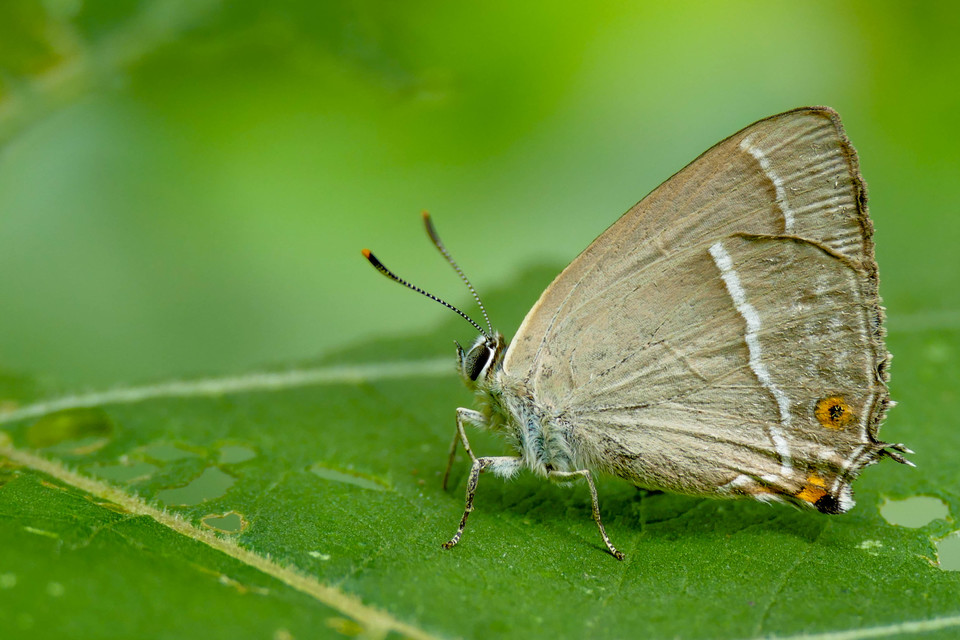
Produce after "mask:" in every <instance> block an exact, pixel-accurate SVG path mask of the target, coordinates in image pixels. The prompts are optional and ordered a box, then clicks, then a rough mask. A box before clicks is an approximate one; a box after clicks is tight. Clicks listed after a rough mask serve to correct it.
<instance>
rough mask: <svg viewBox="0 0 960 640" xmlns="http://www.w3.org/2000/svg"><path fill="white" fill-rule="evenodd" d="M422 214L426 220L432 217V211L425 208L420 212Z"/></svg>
mask: <svg viewBox="0 0 960 640" xmlns="http://www.w3.org/2000/svg"><path fill="white" fill-rule="evenodd" d="M420 215H421V216H423V219H424V220H426V219H427V218H429V217H430V212H429V211H427V210H426V209H424V210H423V211H421V212H420Z"/></svg>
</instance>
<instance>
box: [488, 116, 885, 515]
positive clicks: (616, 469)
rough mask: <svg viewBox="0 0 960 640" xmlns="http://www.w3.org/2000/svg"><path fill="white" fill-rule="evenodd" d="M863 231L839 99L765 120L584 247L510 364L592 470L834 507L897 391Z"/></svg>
mask: <svg viewBox="0 0 960 640" xmlns="http://www.w3.org/2000/svg"><path fill="white" fill-rule="evenodd" d="M872 232H873V229H872V225H871V222H870V219H869V217H868V215H867V210H866V194H865V190H864V185H863V182H862V180H861V178H860V174H859V168H858V162H857V157H856V153H855V151H854V150H853V147H852V146H851V145H850V143H849V141H848V140H847V138H846V136H845V135H844V132H843V129H842V127H841V125H840V121H839V118H838V116H837V114H836V113H835V112H834V111H832V110H830V109H827V108H823V107H811V108H804V109H798V110H794V111H789V112H786V113H783V114H780V115H777V116H773V117H770V118H767V119H765V120H761V121H760V122H757V123H755V124H753V125H751V126H749V127H747V128H746V129H744V130H742V131H740V132H739V133H737V134H734V135H733V136H731V137H730V138H728V139H726V140H724V141H723V142H721V143H719V144H717V145H716V146H715V147H713V148H712V149H710V150H709V151H707V152H706V153H704V154H703V155H702V156H700V157H699V158H698V159H696V160H695V161H694V162H693V163H691V164H690V165H689V166H687V167H686V168H684V169H683V170H681V171H680V172H679V173H677V174H676V175H674V176H673V177H672V178H670V179H669V180H668V181H667V182H665V183H664V184H662V185H661V186H660V187H658V188H657V189H656V190H655V191H653V192H652V193H651V194H650V195H648V196H647V197H646V198H644V199H643V200H642V201H641V202H640V203H638V204H637V205H636V206H634V207H633V208H632V209H630V210H629V211H628V212H627V213H626V214H625V215H624V216H623V217H621V218H620V219H619V220H618V221H617V222H616V223H614V224H613V225H612V226H611V227H610V228H609V229H607V230H606V231H605V232H604V233H603V234H602V235H601V236H600V237H598V238H597V239H596V240H595V241H594V242H593V243H592V244H591V245H590V246H589V247H588V248H587V249H586V250H585V251H584V252H583V253H582V254H580V256H578V257H577V258H576V260H574V261H573V262H572V263H571V264H570V266H568V267H567V268H566V269H565V270H564V271H563V272H562V273H561V274H560V275H559V276H558V277H557V278H556V279H555V280H554V282H553V283H552V284H551V285H550V286H549V287H548V288H547V290H546V291H544V293H543V295H542V296H541V297H540V300H539V301H538V302H537V303H536V305H535V306H534V307H533V309H532V310H531V311H530V313H528V314H527V317H526V318H525V319H524V321H523V324H522V325H521V326H520V329H519V330H518V333H517V335H516V337H515V338H514V341H513V343H512V344H511V346H510V348H509V350H508V352H507V354H506V356H505V360H504V374H505V375H507V376H508V377H510V378H511V379H513V380H516V381H517V382H518V383H520V384H524V385H526V386H527V387H528V388H529V389H530V391H531V393H532V394H533V396H534V398H535V399H536V401H537V402H538V404H540V405H541V406H542V407H544V409H545V410H546V411H548V412H550V413H551V414H552V415H555V416H556V417H557V419H558V420H560V421H563V422H566V423H567V424H569V425H570V426H571V428H572V433H573V439H574V444H575V446H576V447H577V449H578V451H579V453H580V456H581V458H582V459H583V460H585V461H587V462H588V463H591V464H592V465H593V466H594V467H595V468H600V469H605V470H607V471H611V472H613V473H616V474H617V475H620V476H622V477H625V478H627V479H630V480H632V481H634V482H636V483H638V484H642V485H646V486H656V487H661V488H666V489H670V490H674V491H681V492H687V493H694V494H713V493H721V494H722V493H730V494H748V495H752V496H754V497H758V498H760V499H782V498H783V497H790V498H792V499H793V500H795V501H798V502H801V503H807V504H810V505H815V506H817V507H818V508H819V509H821V510H822V511H829V512H839V511H845V510H846V509H847V508H849V507H850V506H852V500H851V499H850V491H849V482H850V481H851V480H852V479H853V478H854V477H855V476H856V474H857V472H858V471H859V470H860V469H861V468H862V467H863V466H864V465H865V464H868V463H870V462H872V461H874V460H875V459H876V458H877V457H878V456H879V454H880V452H881V451H882V450H883V446H884V445H883V443H879V442H878V441H877V440H876V432H877V428H878V426H879V422H880V420H881V419H882V417H883V414H884V412H885V409H886V407H887V405H888V403H889V399H888V398H889V396H888V394H887V388H886V384H885V380H886V366H887V363H888V361H889V355H888V353H887V351H886V348H885V346H884V344H883V339H882V337H883V330H882V318H883V315H882V309H881V307H880V300H879V297H878V289H877V265H876V261H875V259H874V255H873V242H872V240H871V236H872Z"/></svg>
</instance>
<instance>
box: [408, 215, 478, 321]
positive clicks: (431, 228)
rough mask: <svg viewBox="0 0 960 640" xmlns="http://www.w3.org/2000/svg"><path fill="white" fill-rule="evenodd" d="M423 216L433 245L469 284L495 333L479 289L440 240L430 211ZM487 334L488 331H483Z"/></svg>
mask: <svg viewBox="0 0 960 640" xmlns="http://www.w3.org/2000/svg"><path fill="white" fill-rule="evenodd" d="M421 215H422V216H423V224H424V225H425V226H426V227H427V235H428V236H430V240H431V241H432V242H433V246H435V247H436V248H437V250H438V251H440V253H441V255H443V257H444V258H446V259H447V262H449V263H450V266H451V267H453V270H454V271H456V272H457V275H458V276H460V279H461V280H463V284H465V285H467V289H469V290H470V293H472V294H473V299H474V300H476V301H477V305H478V306H479V307H480V313H482V314H483V319H484V320H486V321H487V328H488V329H490V333H491V334H493V325H492V324H490V317H489V316H488V315H487V309H486V307H484V306H483V301H482V300H480V295H479V294H478V293H477V290H476V289H474V288H473V285H472V284H470V281H469V280H468V279H467V274H465V273H464V272H463V269H461V268H460V265H458V264H457V263H456V261H455V260H454V259H453V256H451V255H450V252H449V251H447V248H446V247H445V246H443V242H442V241H441V240H440V236H439V235H437V230H436V229H435V228H434V226H433V222H432V221H431V220H430V212H428V211H423V212H421ZM481 333H483V334H484V335H486V332H481Z"/></svg>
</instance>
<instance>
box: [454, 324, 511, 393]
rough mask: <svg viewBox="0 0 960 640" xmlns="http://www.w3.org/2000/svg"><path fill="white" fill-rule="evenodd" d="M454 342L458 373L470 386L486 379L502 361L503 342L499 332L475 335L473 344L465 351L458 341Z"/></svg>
mask: <svg viewBox="0 0 960 640" xmlns="http://www.w3.org/2000/svg"><path fill="white" fill-rule="evenodd" d="M455 344H456V345H457V360H458V367H459V369H460V375H461V376H462V377H463V380H464V382H466V383H467V385H468V386H470V387H475V386H476V385H477V384H478V383H481V382H484V381H486V380H487V378H488V377H489V376H491V375H493V373H494V372H495V371H496V370H497V369H499V368H500V366H501V363H502V362H503V350H504V346H505V343H504V340H503V336H502V335H500V334H499V333H494V334H493V335H492V336H487V335H483V334H481V335H479V336H477V339H476V340H474V342H473V346H471V347H470V348H469V349H468V350H467V351H464V350H463V347H461V346H460V343H455Z"/></svg>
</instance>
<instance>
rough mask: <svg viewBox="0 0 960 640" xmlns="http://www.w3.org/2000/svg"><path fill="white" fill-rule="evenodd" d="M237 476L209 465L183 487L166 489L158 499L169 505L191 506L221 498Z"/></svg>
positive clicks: (160, 493)
mask: <svg viewBox="0 0 960 640" xmlns="http://www.w3.org/2000/svg"><path fill="white" fill-rule="evenodd" d="M234 482H236V478H234V477H233V476H231V475H230V474H229V473H224V472H223V471H221V470H220V469H219V468H217V467H207V468H206V469H204V470H203V473H201V474H200V475H199V476H197V477H196V478H194V479H193V480H191V481H190V482H189V483H187V484H185V485H184V486H182V487H175V488H172V489H164V490H163V491H160V492H159V493H157V500H159V501H160V502H163V503H164V504H168V505H176V506H184V507H189V506H193V505H195V504H200V503H201V502H205V501H207V500H214V499H215V498H219V497H220V496H222V495H223V494H225V493H226V492H227V490H228V489H229V488H230V487H232V486H233V483H234Z"/></svg>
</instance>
